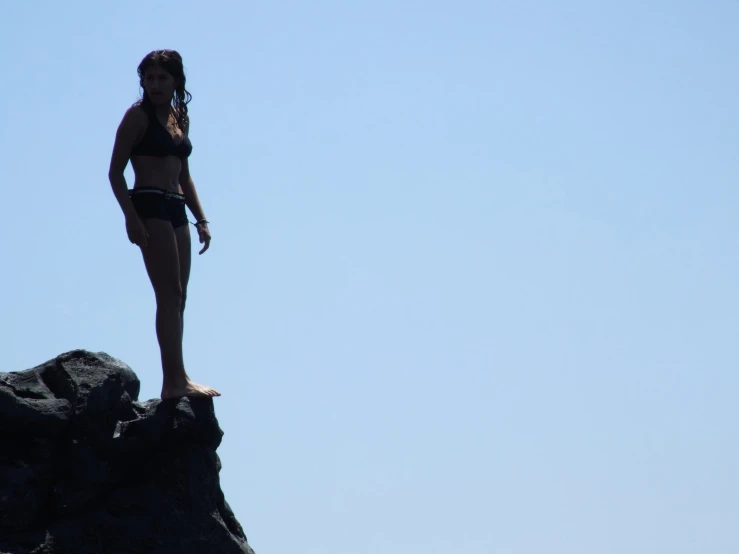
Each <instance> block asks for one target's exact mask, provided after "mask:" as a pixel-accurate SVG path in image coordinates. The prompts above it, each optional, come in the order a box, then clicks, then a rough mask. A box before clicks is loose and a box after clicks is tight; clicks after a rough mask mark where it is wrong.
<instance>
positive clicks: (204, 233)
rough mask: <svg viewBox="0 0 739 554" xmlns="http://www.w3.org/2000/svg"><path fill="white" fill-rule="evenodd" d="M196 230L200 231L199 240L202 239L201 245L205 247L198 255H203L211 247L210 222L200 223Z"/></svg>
mask: <svg viewBox="0 0 739 554" xmlns="http://www.w3.org/2000/svg"><path fill="white" fill-rule="evenodd" d="M195 228H196V229H197V230H198V238H199V239H200V244H202V245H203V248H202V249H201V250H200V252H198V255H200V254H202V253H203V252H205V251H206V250H208V248H209V247H210V231H209V230H208V222H207V221H198V222H197V224H196V225H195Z"/></svg>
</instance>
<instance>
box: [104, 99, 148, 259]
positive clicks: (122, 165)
mask: <svg viewBox="0 0 739 554" xmlns="http://www.w3.org/2000/svg"><path fill="white" fill-rule="evenodd" d="M147 123H148V122H147V120H146V116H145V114H144V113H143V112H142V111H141V110H140V109H139V108H136V107H131V108H129V109H128V111H126V114H125V115H124V116H123V119H122V120H121V124H120V125H119V126H118V131H116V134H115V144H114V145H113V154H112V155H111V158H110V168H109V169H108V179H109V180H110V186H111V187H112V189H113V194H114V195H115V198H116V200H117V201H118V204H119V205H120V207H121V210H123V215H124V216H125V218H126V230H127V232H128V238H129V240H130V241H131V242H133V243H135V244H139V245H141V246H145V244H146V236H145V233H146V229H145V227H144V224H143V223H142V222H141V219H140V218H139V216H138V214H137V213H136V209H135V208H134V206H133V202H131V197H130V196H129V195H128V185H127V184H126V177H125V176H124V175H123V172H124V171H125V169H126V166H127V165H128V159H129V158H130V157H131V150H132V149H133V147H134V146H135V145H136V143H137V142H138V141H139V138H140V137H141V134H142V132H143V131H144V129H145V127H146V125H147ZM142 234H143V235H144V236H142Z"/></svg>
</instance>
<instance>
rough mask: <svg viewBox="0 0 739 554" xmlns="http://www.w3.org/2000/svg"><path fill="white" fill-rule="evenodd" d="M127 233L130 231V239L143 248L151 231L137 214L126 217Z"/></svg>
mask: <svg viewBox="0 0 739 554" xmlns="http://www.w3.org/2000/svg"><path fill="white" fill-rule="evenodd" d="M126 233H128V240H130V241H131V242H132V243H133V244H137V245H138V246H141V247H142V248H143V247H145V246H146V244H147V242H148V240H149V232H148V231H147V230H146V226H145V225H144V222H143V221H141V218H140V217H139V216H137V215H136V216H131V217H128V218H126Z"/></svg>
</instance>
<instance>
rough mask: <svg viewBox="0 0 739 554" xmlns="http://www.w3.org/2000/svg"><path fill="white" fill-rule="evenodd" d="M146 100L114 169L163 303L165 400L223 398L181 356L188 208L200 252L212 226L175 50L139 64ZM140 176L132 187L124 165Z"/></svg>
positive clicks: (131, 115)
mask: <svg viewBox="0 0 739 554" xmlns="http://www.w3.org/2000/svg"><path fill="white" fill-rule="evenodd" d="M138 74H139V84H140V85H141V88H143V90H144V93H143V98H142V99H141V100H140V101H138V102H136V103H135V104H134V105H133V106H131V108H129V109H128V111H127V112H126V114H125V115H124V116H123V120H122V121H121V124H120V125H119V127H118V131H117V133H116V138H115V145H114V147H113V155H112V157H111V160H110V171H109V173H108V175H109V178H110V184H111V186H112V187H113V193H114V194H115V197H116V199H117V200H118V203H119V204H120V206H121V209H122V210H123V215H124V216H125V218H126V232H127V233H128V240H130V241H131V242H132V243H133V244H136V245H138V246H139V247H140V248H141V253H142V255H143V258H144V265H145V266H146V271H147V273H148V274H149V280H150V281H151V284H152V286H153V287H154V295H155V297H156V302H157V313H156V332H157V339H158V341H159V349H160V351H161V356H162V371H163V373H164V378H163V381H162V396H161V397H162V399H163V400H165V399H171V398H181V397H183V396H220V393H219V392H218V391H216V390H214V389H212V388H210V387H207V386H204V385H199V384H197V383H194V382H193V381H191V380H190V378H189V377H188V375H187V373H186V372H185V364H184V361H183V359H182V329H183V316H184V311H185V299H186V297H187V281H188V279H189V277H190V257H191V254H190V229H189V227H188V225H187V223H188V219H187V214H186V213H185V206H187V207H188V208H189V209H190V211H191V212H192V214H193V216H194V217H195V219H196V223H195V229H197V232H198V237H199V238H200V242H201V243H202V244H203V248H202V249H201V250H200V252H199V253H200V254H202V253H203V252H205V251H206V250H208V247H209V246H210V231H209V230H208V221H207V220H206V219H205V214H204V213H203V208H202V206H201V205H200V201H199V200H198V194H197V192H196V191H195V184H194V183H193V180H192V177H190V170H189V166H188V162H187V159H188V156H189V155H190V152H191V151H192V145H191V144H190V139H189V138H188V130H189V126H190V121H189V118H188V116H187V103H188V102H189V101H190V99H191V98H192V97H191V95H190V93H189V92H188V91H187V90H186V89H185V73H184V70H183V66H182V57H181V56H180V55H179V54H178V53H177V52H175V51H174V50H157V51H154V52H151V53H150V54H148V55H147V56H146V57H145V58H144V59H143V60H142V62H141V64H140V65H139V67H138ZM129 159H130V160H131V165H132V166H133V170H134V173H135V176H136V179H135V182H134V185H133V189H132V190H130V191H129V190H128V186H127V184H126V179H125V177H124V176H123V171H124V169H125V168H126V165H127V164H128V160H129Z"/></svg>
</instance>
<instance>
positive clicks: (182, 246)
mask: <svg viewBox="0 0 739 554" xmlns="http://www.w3.org/2000/svg"><path fill="white" fill-rule="evenodd" d="M174 234H175V239H176V241H177V257H178V259H179V262H180V287H182V306H181V308H180V318H181V320H182V329H183V331H184V329H185V302H186V301H187V283H188V282H189V281H190V262H191V260H192V253H191V250H192V244H191V241H190V228H189V227H188V225H187V224H185V225H182V226H180V227H177V228H176V229H175V230H174Z"/></svg>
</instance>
